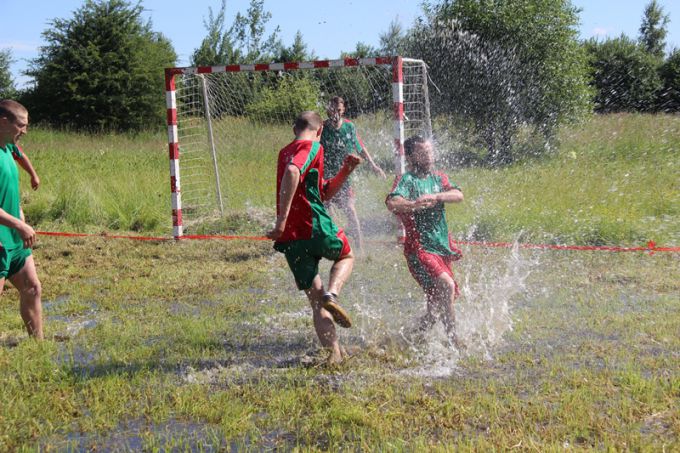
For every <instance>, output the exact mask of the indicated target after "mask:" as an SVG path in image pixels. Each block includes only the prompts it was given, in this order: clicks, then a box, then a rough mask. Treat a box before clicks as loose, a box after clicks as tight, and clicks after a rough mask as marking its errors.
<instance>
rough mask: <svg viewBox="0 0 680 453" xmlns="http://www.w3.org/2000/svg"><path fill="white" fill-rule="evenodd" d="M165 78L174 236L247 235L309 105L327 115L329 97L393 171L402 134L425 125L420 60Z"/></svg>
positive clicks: (269, 203) (198, 70)
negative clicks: (341, 101)
mask: <svg viewBox="0 0 680 453" xmlns="http://www.w3.org/2000/svg"><path fill="white" fill-rule="evenodd" d="M165 80H166V102H167V112H168V115H167V124H168V142H169V157H170V182H171V194H172V195H171V196H172V217H173V236H174V237H175V238H181V237H182V236H185V235H202V234H229V233H233V232H234V231H247V225H246V227H244V224H247V223H248V222H251V221H253V218H254V217H257V213H258V212H261V213H262V212H264V213H267V216H270V215H269V211H267V209H268V208H269V209H273V208H274V197H275V194H274V191H275V189H274V187H275V180H274V179H275V176H273V175H275V168H276V158H277V154H278V151H279V150H280V149H281V148H282V147H283V146H285V145H286V144H288V143H289V142H290V141H291V140H292V138H293V137H292V123H293V121H294V119H295V117H296V116H297V115H298V114H299V113H300V112H301V111H303V110H316V111H318V112H319V113H320V114H321V115H322V117H324V118H325V117H326V114H325V112H326V106H327V105H328V102H329V100H330V99H331V98H332V97H334V96H340V97H342V98H343V99H344V100H345V105H346V112H345V117H346V118H347V119H349V120H350V121H353V122H354V123H355V124H356V125H357V130H358V132H359V135H360V136H361V139H362V140H363V142H364V144H365V145H366V148H367V149H368V150H369V152H370V153H371V156H372V157H373V159H374V160H375V161H376V162H377V163H378V164H379V165H380V166H381V167H382V168H384V169H386V170H387V169H388V168H393V169H394V172H395V174H401V173H402V172H403V171H404V159H403V142H404V138H405V137H408V136H410V135H413V134H416V133H417V134H421V135H425V136H430V135H431V131H432V126H431V123H430V111H429V101H428V85H427V80H428V79H427V70H426V66H425V64H424V63H423V62H422V61H421V60H414V59H409V58H402V57H385V58H363V59H354V58H346V59H342V60H325V61H312V62H302V63H273V64H254V65H229V66H212V67H186V68H168V69H166V71H165ZM268 220H269V221H271V220H272V218H270V219H268ZM254 223H257V219H255V221H254ZM260 226H261V225H260ZM261 230H262V229H261V228H260V227H255V226H253V231H260V232H261Z"/></svg>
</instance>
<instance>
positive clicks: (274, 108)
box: [246, 77, 320, 125]
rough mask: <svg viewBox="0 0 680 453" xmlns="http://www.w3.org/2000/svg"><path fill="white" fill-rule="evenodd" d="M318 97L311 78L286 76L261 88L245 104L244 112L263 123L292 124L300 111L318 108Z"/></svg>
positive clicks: (315, 85) (315, 86)
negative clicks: (251, 99) (273, 83)
mask: <svg viewBox="0 0 680 453" xmlns="http://www.w3.org/2000/svg"><path fill="white" fill-rule="evenodd" d="M319 97H320V92H319V87H318V85H317V84H316V83H315V82H314V81H312V80H311V79H309V78H293V77H286V78H284V79H282V80H281V81H280V82H279V83H278V84H277V85H276V86H273V87H269V86H267V87H265V88H263V89H262V90H261V91H260V92H259V93H258V94H257V95H256V97H255V100H254V101H253V102H251V103H250V104H248V105H247V106H246V114H247V115H248V116H250V117H251V118H253V119H256V120H258V121H262V122H265V123H279V124H281V123H284V124H291V125H292V124H293V121H295V118H296V117H297V115H298V114H299V113H300V112H302V111H304V110H316V109H318V108H319V105H317V100H318V99H319Z"/></svg>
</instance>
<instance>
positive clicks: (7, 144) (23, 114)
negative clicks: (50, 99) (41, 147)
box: [0, 99, 43, 339]
mask: <svg viewBox="0 0 680 453" xmlns="http://www.w3.org/2000/svg"><path fill="white" fill-rule="evenodd" d="M27 127H28V111H27V110H26V108H25V107H24V106H23V105H21V104H19V103H18V102H16V101H12V100H8V99H6V100H2V101H0V244H1V248H0V284H2V285H4V282H5V279H9V281H10V282H12V284H13V285H14V286H15V287H16V288H17V290H18V291H19V311H20V313H21V318H22V319H23V321H24V325H25V326H26V330H27V331H28V334H29V335H31V336H33V337H35V338H37V339H42V338H43V326H42V302H41V294H42V289H41V284H40V280H39V279H38V274H37V272H36V269H35V262H34V261H33V256H32V253H31V247H32V246H33V244H34V243H35V240H36V235H35V231H34V230H33V228H31V226H30V225H28V224H27V223H26V222H24V221H23V213H22V211H21V206H20V195H19V174H18V170H17V166H16V164H15V162H14V159H15V156H21V151H19V149H18V148H17V146H16V143H17V142H18V141H19V139H20V138H21V136H22V135H24V134H25V133H26V129H27Z"/></svg>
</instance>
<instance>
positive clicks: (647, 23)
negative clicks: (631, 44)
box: [639, 0, 670, 58]
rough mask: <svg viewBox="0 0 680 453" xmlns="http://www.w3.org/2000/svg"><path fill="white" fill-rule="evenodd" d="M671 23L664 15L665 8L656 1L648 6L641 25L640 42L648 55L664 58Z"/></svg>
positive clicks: (653, 0)
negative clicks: (668, 27) (668, 28)
mask: <svg viewBox="0 0 680 453" xmlns="http://www.w3.org/2000/svg"><path fill="white" fill-rule="evenodd" d="M669 22H670V18H669V16H668V15H667V14H664V12H663V8H662V7H661V6H660V5H659V4H658V3H657V1H656V0H652V1H651V2H649V3H648V4H647V6H646V7H645V12H644V15H643V17H642V24H641V25H640V38H639V42H640V44H642V46H643V48H644V49H645V50H646V51H647V52H648V53H650V54H652V55H654V56H656V57H658V58H663V56H664V47H665V46H666V35H667V33H668V30H667V26H668V23H669Z"/></svg>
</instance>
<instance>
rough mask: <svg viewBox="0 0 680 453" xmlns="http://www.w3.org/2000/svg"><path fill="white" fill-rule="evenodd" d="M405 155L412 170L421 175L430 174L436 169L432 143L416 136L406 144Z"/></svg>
mask: <svg viewBox="0 0 680 453" xmlns="http://www.w3.org/2000/svg"><path fill="white" fill-rule="evenodd" d="M404 155H405V156H406V160H407V161H408V163H409V165H410V166H411V168H412V169H413V170H414V171H416V172H420V173H428V172H430V171H432V169H433V167H434V148H433V146H432V141H431V140H429V139H427V138H425V137H423V136H420V135H414V136H413V137H410V138H408V139H407V140H406V141H405V142H404Z"/></svg>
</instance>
